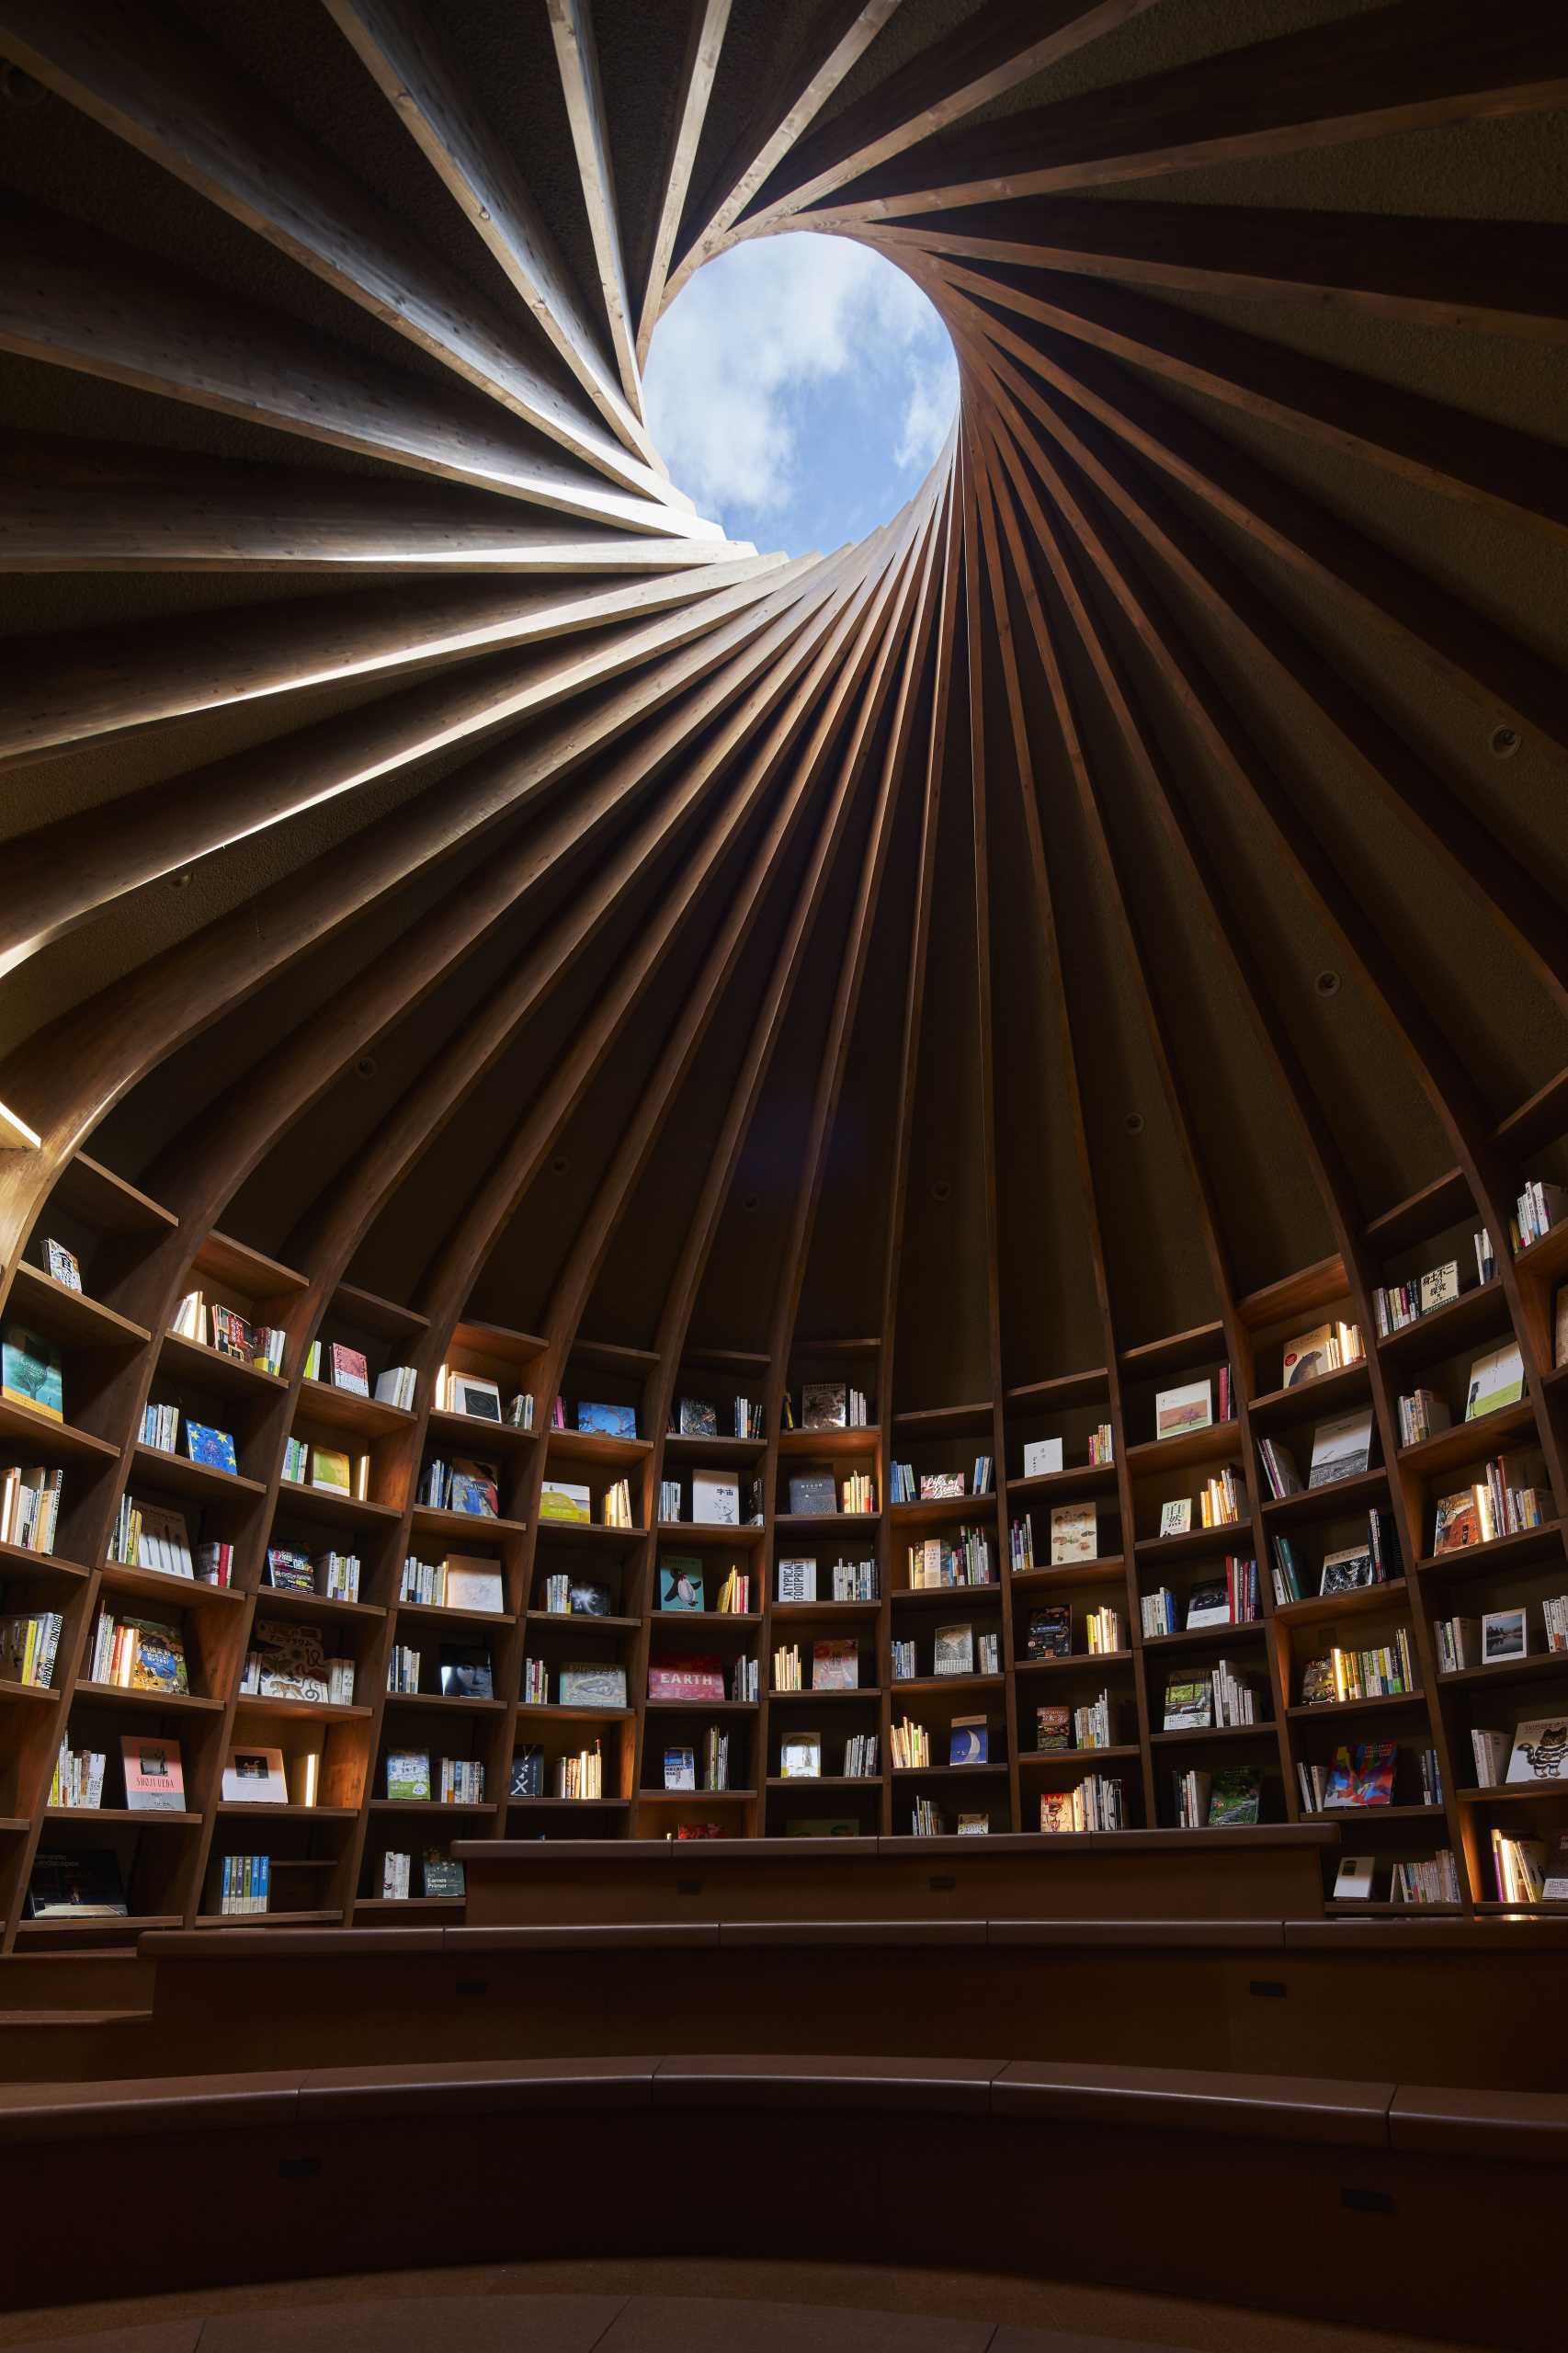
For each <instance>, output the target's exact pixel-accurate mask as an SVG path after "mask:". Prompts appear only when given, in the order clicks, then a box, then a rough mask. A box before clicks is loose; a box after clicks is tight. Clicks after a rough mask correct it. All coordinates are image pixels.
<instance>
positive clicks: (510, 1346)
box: [447, 1316, 549, 1411]
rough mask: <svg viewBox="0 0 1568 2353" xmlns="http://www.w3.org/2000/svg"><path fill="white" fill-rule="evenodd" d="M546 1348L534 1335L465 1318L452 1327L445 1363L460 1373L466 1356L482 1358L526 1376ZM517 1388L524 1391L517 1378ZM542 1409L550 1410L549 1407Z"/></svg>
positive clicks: (511, 1371) (524, 1385) (533, 1333)
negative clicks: (456, 1367)
mask: <svg viewBox="0 0 1568 2353" xmlns="http://www.w3.org/2000/svg"><path fill="white" fill-rule="evenodd" d="M547 1345H548V1343H547V1342H545V1341H544V1340H541V1339H540V1336H539V1335H538V1334H537V1333H535V1332H514V1331H512V1330H510V1329H509V1327H508V1326H507V1325H506V1324H484V1323H480V1322H477V1321H475V1319H474V1318H473V1317H472V1316H465V1317H464V1318H463V1321H462V1322H461V1323H460V1324H456V1325H454V1327H453V1331H452V1336H451V1339H450V1340H449V1343H448V1346H447V1362H448V1363H449V1364H451V1365H456V1366H458V1368H459V1370H463V1369H464V1368H463V1365H462V1359H463V1358H465V1357H482V1358H486V1359H487V1360H488V1361H489V1362H490V1363H492V1364H498V1365H505V1366H506V1369H507V1370H508V1372H509V1373H517V1374H522V1375H526V1374H527V1372H528V1369H529V1367H530V1366H531V1365H532V1364H533V1361H534V1359H535V1358H536V1357H539V1356H542V1354H543V1353H544V1350H545V1347H547ZM517 1386H518V1388H519V1389H526V1388H527V1387H528V1382H527V1380H526V1379H519V1381H518V1383H517ZM540 1402H541V1403H544V1402H545V1401H542V1400H541V1401H540ZM545 1410H546V1411H548V1410H549V1407H548V1404H545Z"/></svg>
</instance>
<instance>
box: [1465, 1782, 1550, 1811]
mask: <svg viewBox="0 0 1568 2353" xmlns="http://www.w3.org/2000/svg"><path fill="white" fill-rule="evenodd" d="M1454 1796H1455V1798H1456V1799H1457V1800H1458V1802H1459V1803H1460V1805H1527V1804H1528V1802H1530V1800H1531V1799H1532V1798H1545V1799H1547V1800H1548V1801H1549V1802H1556V1801H1559V1800H1561V1799H1563V1798H1568V1779H1562V1780H1552V1781H1489V1782H1488V1783H1487V1784H1486V1785H1485V1787H1484V1788H1483V1789H1478V1790H1455V1791H1454Z"/></svg>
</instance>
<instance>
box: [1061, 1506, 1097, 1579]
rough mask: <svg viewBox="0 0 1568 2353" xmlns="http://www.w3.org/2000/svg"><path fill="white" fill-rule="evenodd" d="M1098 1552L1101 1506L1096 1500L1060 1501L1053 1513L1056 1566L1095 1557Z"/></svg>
mask: <svg viewBox="0 0 1568 2353" xmlns="http://www.w3.org/2000/svg"><path fill="white" fill-rule="evenodd" d="M1098 1552H1099V1510H1098V1507H1097V1506H1096V1505H1094V1504H1058V1505H1057V1506H1055V1507H1054V1508H1053V1510H1052V1512H1051V1565H1052V1566H1053V1567H1061V1566H1063V1565H1065V1564H1066V1563H1069V1562H1072V1561H1092V1560H1095V1559H1096V1557H1097V1555H1098Z"/></svg>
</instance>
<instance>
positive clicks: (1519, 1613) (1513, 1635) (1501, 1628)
mask: <svg viewBox="0 0 1568 2353" xmlns="http://www.w3.org/2000/svg"><path fill="white" fill-rule="evenodd" d="M1528 1650H1529V1626H1528V1619H1527V1616H1526V1613H1525V1611H1524V1610H1523V1609H1493V1610H1489V1611H1488V1612H1487V1613H1486V1614H1485V1615H1484V1616H1483V1619H1482V1620H1481V1663H1482V1665H1483V1666H1496V1665H1499V1664H1500V1663H1501V1662H1502V1661H1504V1660H1505V1659H1515V1658H1523V1657H1525V1656H1526V1654H1528Z"/></svg>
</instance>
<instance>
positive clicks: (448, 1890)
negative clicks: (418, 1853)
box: [420, 1847, 468, 1896]
mask: <svg viewBox="0 0 1568 2353" xmlns="http://www.w3.org/2000/svg"><path fill="white" fill-rule="evenodd" d="M467 1884H468V1883H467V1881H466V1880H465V1879H464V1877H463V1867H462V1865H461V1864H460V1863H458V1862H454V1861H453V1860H452V1858H451V1857H450V1855H444V1854H442V1852H441V1850H440V1848H439V1847H426V1850H425V1856H424V1861H423V1865H422V1869H421V1874H420V1885H421V1886H422V1887H423V1889H424V1891H425V1893H426V1895H448V1896H452V1895H462V1894H463V1893H466V1890H467Z"/></svg>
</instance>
